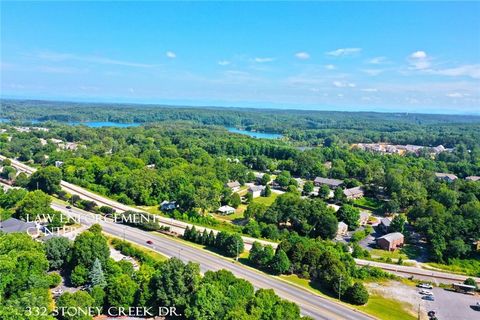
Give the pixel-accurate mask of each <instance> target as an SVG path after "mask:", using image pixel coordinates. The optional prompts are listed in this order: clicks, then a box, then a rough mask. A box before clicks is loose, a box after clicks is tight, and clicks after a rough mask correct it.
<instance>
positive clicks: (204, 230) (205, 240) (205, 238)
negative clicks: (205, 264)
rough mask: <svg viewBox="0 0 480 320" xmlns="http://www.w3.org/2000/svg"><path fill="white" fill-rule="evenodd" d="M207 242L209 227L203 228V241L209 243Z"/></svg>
mask: <svg viewBox="0 0 480 320" xmlns="http://www.w3.org/2000/svg"><path fill="white" fill-rule="evenodd" d="M207 242H208V231H207V229H203V232H202V239H201V243H202V244H207Z"/></svg>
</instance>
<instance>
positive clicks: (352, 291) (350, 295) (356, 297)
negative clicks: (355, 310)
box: [346, 282, 369, 305]
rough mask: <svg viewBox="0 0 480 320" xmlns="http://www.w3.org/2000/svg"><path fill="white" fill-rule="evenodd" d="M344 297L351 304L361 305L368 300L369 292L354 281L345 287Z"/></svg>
mask: <svg viewBox="0 0 480 320" xmlns="http://www.w3.org/2000/svg"><path fill="white" fill-rule="evenodd" d="M346 298H347V300H348V301H349V302H350V303H352V304H356V305H363V304H365V303H367V302H368V298H369V294H368V291H367V289H366V288H365V286H364V285H363V284H361V283H359V282H355V283H354V284H353V286H351V287H349V288H348V289H347V292H346Z"/></svg>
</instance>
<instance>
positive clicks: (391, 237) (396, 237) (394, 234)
mask: <svg viewBox="0 0 480 320" xmlns="http://www.w3.org/2000/svg"><path fill="white" fill-rule="evenodd" d="M379 239H385V240H387V241H388V242H392V241H395V240H403V234H401V233H400V232H392V233H388V234H386V235H384V236H382V237H380V238H378V239H377V240H379Z"/></svg>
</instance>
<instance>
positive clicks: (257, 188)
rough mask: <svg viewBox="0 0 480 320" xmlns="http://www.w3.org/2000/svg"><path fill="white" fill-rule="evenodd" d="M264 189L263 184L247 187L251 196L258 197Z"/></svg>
mask: <svg viewBox="0 0 480 320" xmlns="http://www.w3.org/2000/svg"><path fill="white" fill-rule="evenodd" d="M264 190H265V187H264V186H251V187H250V188H248V193H251V194H252V198H258V197H260V196H261V195H262V194H263V191H264Z"/></svg>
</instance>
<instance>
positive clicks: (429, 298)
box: [422, 295, 435, 301]
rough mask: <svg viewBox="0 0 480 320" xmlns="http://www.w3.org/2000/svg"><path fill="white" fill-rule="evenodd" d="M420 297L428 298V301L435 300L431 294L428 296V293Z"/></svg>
mask: <svg viewBox="0 0 480 320" xmlns="http://www.w3.org/2000/svg"><path fill="white" fill-rule="evenodd" d="M422 299H423V300H428V301H435V298H434V297H433V296H428V295H425V296H423V297H422Z"/></svg>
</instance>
